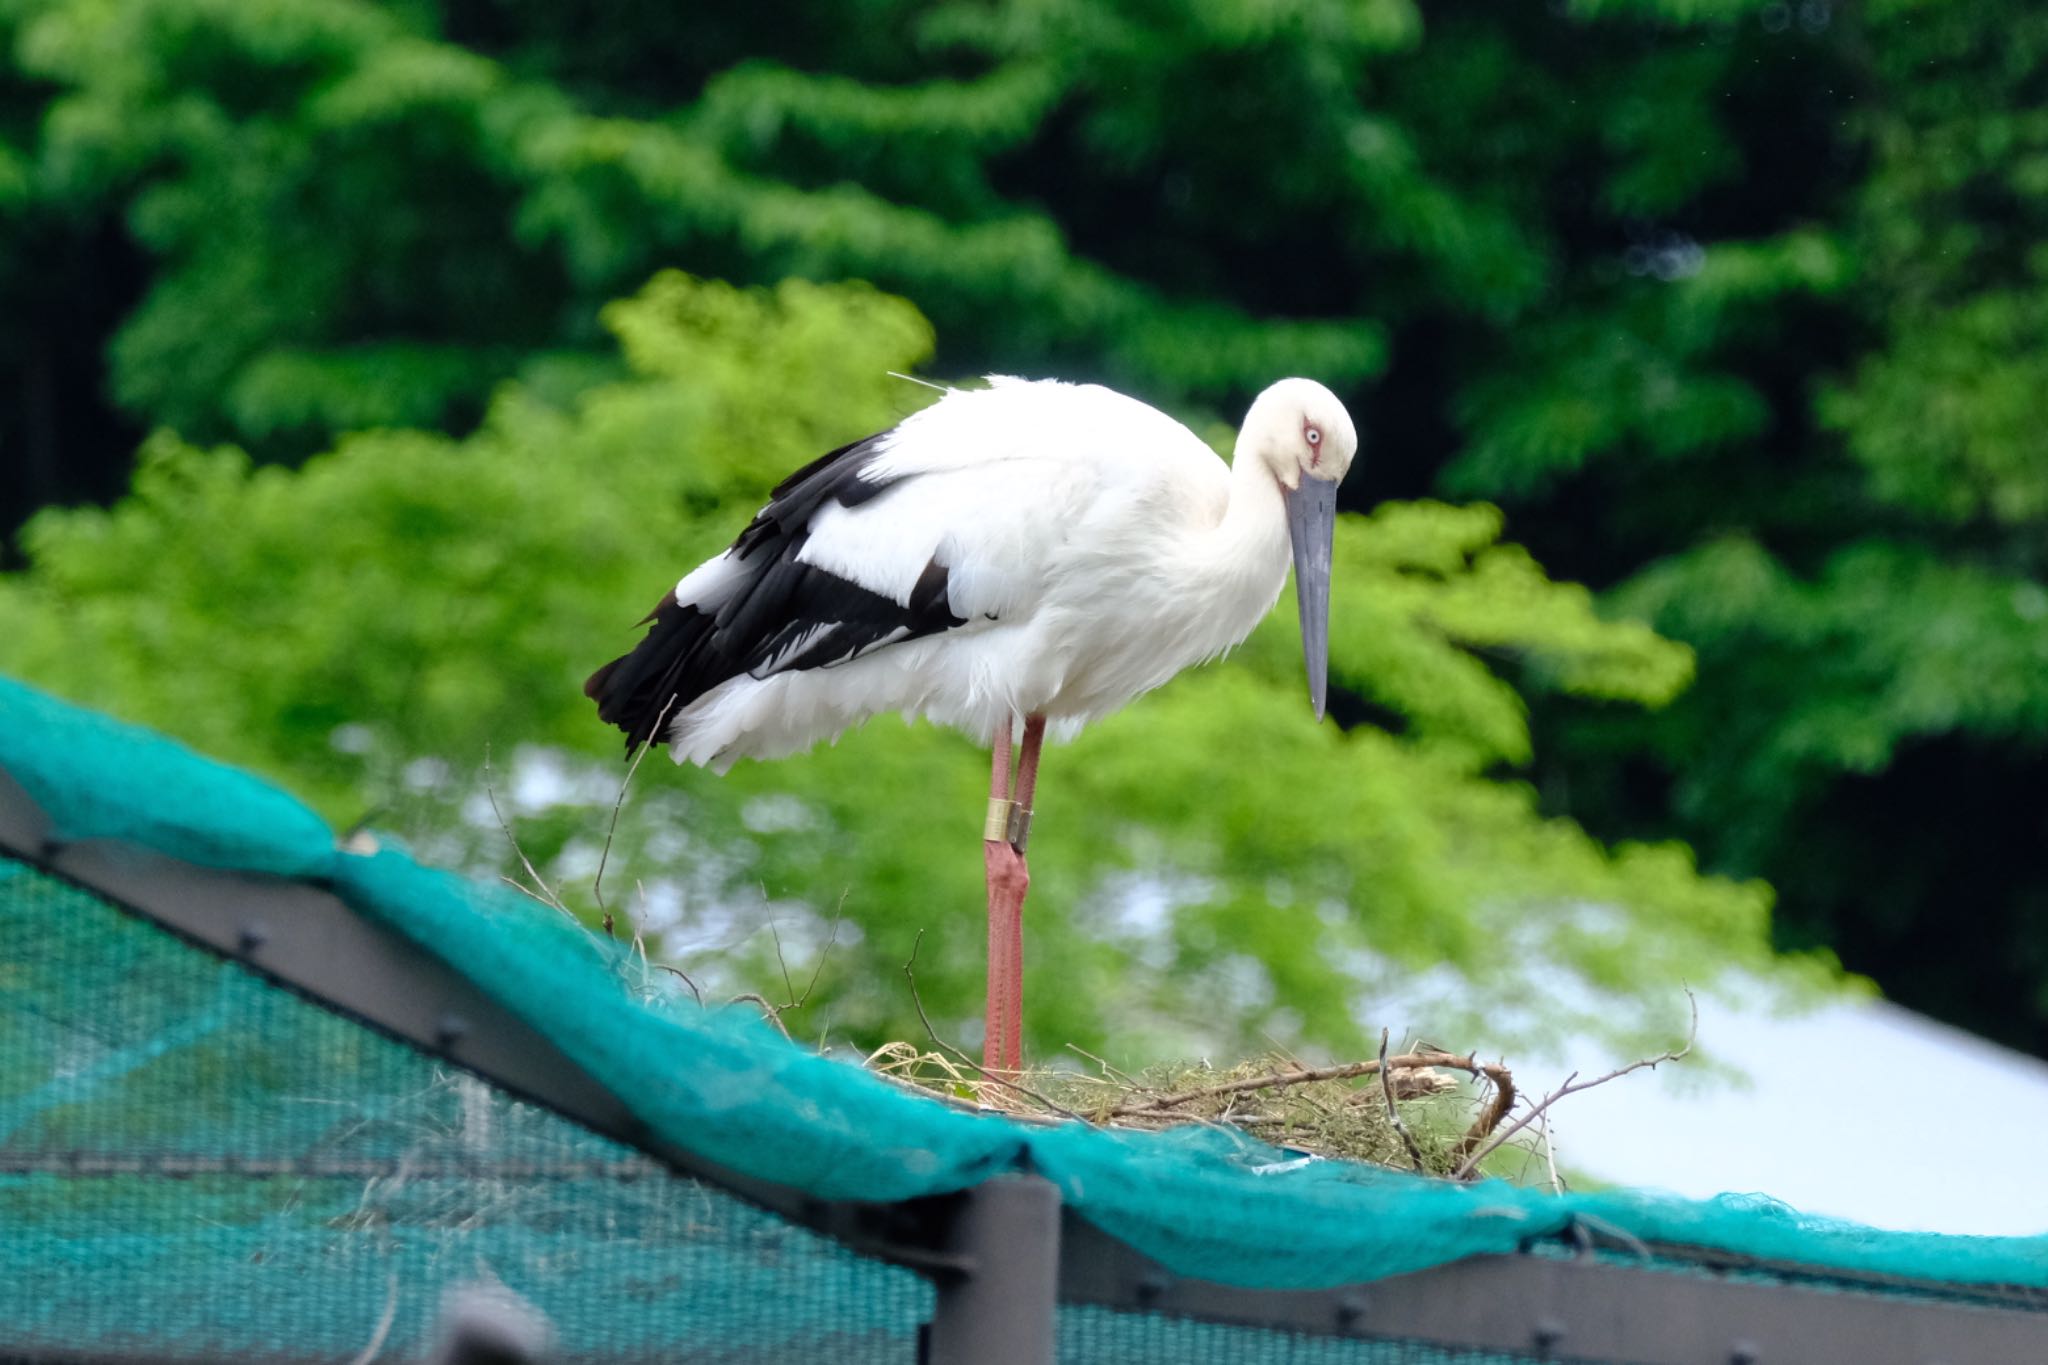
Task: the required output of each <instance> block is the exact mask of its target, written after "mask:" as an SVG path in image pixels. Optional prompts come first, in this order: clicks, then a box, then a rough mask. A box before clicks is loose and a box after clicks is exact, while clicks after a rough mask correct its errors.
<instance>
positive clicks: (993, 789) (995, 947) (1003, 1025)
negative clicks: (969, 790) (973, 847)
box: [981, 724, 1024, 1072]
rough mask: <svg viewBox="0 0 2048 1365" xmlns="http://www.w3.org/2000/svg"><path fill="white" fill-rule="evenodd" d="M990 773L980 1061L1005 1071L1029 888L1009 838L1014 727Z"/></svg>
mask: <svg viewBox="0 0 2048 1365" xmlns="http://www.w3.org/2000/svg"><path fill="white" fill-rule="evenodd" d="M992 757H993V763H992V764H991V771H990V774H989V784H988V795H989V809H990V825H989V827H988V828H986V829H984V830H983V831H982V834H983V839H982V863H983V866H984V868H985V869H986V870H987V874H988V1010H987V1013H986V1015H985V1016H984V1023H983V1034H982V1040H981V1064H982V1066H983V1067H984V1068H986V1069H987V1070H989V1071H995V1072H1000V1071H1002V1070H1004V1069H1005V1068H1006V1067H1007V1066H1008V1065H1009V1062H1008V1058H1009V1055H1010V1051H1011V1040H1010V1037H1009V1033H1008V1030H1009V1027H1010V1016H1011V1013H1012V1010H1011V1006H1010V999H1009V994H1008V993H1009V990H1010V985H1011V979H1012V973H1011V969H1010V953H1011V943H1012V936H1011V926H1010V921H1011V920H1012V919H1013V918H1015V917H1016V912H1015V910H1014V909H1013V907H1016V906H1020V905H1021V904H1022V902H1023V899H1024V890H1023V887H1022V886H1020V885H1015V883H1016V882H1017V880H1018V878H1019V876H1020V875H1021V873H1022V870H1023V859H1021V858H1019V857H1018V856H1017V854H1016V850H1014V849H1012V848H1011V847H1010V844H1009V839H1008V837H1007V822H1008V813H1009V802H1010V727H1009V726H1008V725H1007V724H1005V725H1004V726H1003V727H1002V729H1001V730H1000V731H999V732H998V733H997V735H996V738H995V745H994V754H993V755H992Z"/></svg>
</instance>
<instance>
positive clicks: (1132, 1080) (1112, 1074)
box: [1067, 1043, 1149, 1090]
mask: <svg viewBox="0 0 2048 1365" xmlns="http://www.w3.org/2000/svg"><path fill="white" fill-rule="evenodd" d="M1067 1051H1069V1052H1073V1053H1078V1054H1080V1055H1081V1056H1083V1057H1086V1058H1087V1059H1088V1060H1089V1061H1091V1062H1093V1063H1095V1065H1097V1066H1099V1067H1101V1068H1102V1074H1103V1075H1105V1076H1107V1077H1109V1078H1110V1079H1111V1080H1114V1081H1122V1082H1123V1083H1124V1084H1125V1085H1128V1086H1130V1087H1131V1088H1132V1089H1133V1090H1145V1089H1148V1088H1149V1087H1148V1086H1146V1085H1145V1084H1144V1083H1143V1082H1142V1081H1140V1080H1138V1079H1137V1078H1136V1077H1135V1076H1130V1075H1126V1074H1125V1073H1124V1072H1121V1071H1118V1070H1117V1069H1116V1068H1115V1067H1113V1066H1111V1065H1110V1064H1109V1063H1108V1062H1105V1061H1103V1060H1102V1058H1100V1057H1098V1056H1096V1055H1095V1054H1094V1053H1092V1052H1090V1051H1089V1050H1088V1049H1087V1048H1085V1047H1082V1046H1081V1045H1080V1044H1078V1043H1068V1044H1067Z"/></svg>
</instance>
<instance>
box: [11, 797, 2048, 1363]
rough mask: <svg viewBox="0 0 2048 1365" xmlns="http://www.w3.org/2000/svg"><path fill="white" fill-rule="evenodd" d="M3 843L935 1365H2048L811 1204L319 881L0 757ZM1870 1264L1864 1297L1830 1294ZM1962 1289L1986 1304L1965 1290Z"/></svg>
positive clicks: (980, 1200) (2021, 1295)
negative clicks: (529, 1127) (680, 1132)
mask: <svg viewBox="0 0 2048 1365" xmlns="http://www.w3.org/2000/svg"><path fill="white" fill-rule="evenodd" d="M0 854H4V855H5V856H8V857H11V858H14V859H16V860H18V861H21V862H23V863H26V864H29V865H30V866H33V867H36V868H38V869H40V870H42V871H44V872H46V873H48V874H50V875H52V876H55V877H58V878H60V879H62V880H64V881H66V882H69V883H71V884H73V885H76V886H78V887H81V888H82V889H84V890H86V891H89V892H92V893H93V894H95V895H98V896H100V897H101V898H103V899H105V900H107V901H109V902H111V903H112V904H113V905H115V906H116V907H118V908H120V909H122V910H124V911H126V912H128V913H130V914H132V915H135V916H137V917H139V918H142V919H145V920H148V921H150V922H152V923H154V924H157V925H159V926H160V927H163V928H165V929H168V930H170V931H171V932H173V933H175V934H177V935H179V936H180V937H183V938H185V939H187V940H188V941H190V942H192V943H194V944H197V945H198V946H199V947H201V948H202V949H205V950H207V951H210V952H213V953H215V954H218V955H220V956H223V957H227V958H231V959H233V960H235V961H238V962H240V963H242V964H243V965H244V966H246V967H247V968H249V969H250V970H252V971H254V972H257V973H258V974H260V975H262V976H264V977H266V978H268V979H270V980H272V981H274V982H276V983H277V984H279V985H281V986H284V987H286V988H288V989H290V990H293V991H294V992H296V993H297V994H299V995H301V996H303V997H305V998H307V999H308V1000H311V1001H313V1002H314V1003H316V1004H318V1005H320V1006H322V1007H324V1008H327V1009H330V1010H334V1011H336V1012H339V1013H341V1014H344V1015H347V1016H349V1017H351V1018H353V1019H355V1020H357V1021H358V1022H360V1023H362V1024H363V1025H365V1026H367V1027H370V1028H373V1029H375V1030H377V1031H379V1032H382V1033H384V1034H387V1035H389V1036H391V1037H394V1038H396V1039H398V1040H399V1041H401V1042H404V1043H407V1044H409V1045H411V1046H413V1047H414V1048H417V1049H419V1050H420V1051H422V1052H425V1053H427V1054H429V1055H432V1056H436V1057H440V1058H444V1059H446V1060H447V1061H449V1062H451V1063H452V1064H454V1065H457V1066H460V1067H462V1068H464V1069H465V1070H468V1071H471V1072H474V1073H475V1074H477V1075H478V1076H481V1077H482V1078H484V1079H485V1080H487V1081H489V1082H491V1083H492V1084H494V1085H496V1086H499V1087H501V1088H503V1089H505V1090H508V1091H511V1092H512V1093H514V1094H517V1095H519V1096H521V1097H523V1098H525V1099H528V1100H530V1101H532V1102H534V1103H536V1104H539V1105H542V1106H543V1107H545V1108H548V1109H551V1110H553V1111H554V1112H556V1113H558V1114H560V1115H562V1116H563V1117H565V1118H567V1119H569V1120H571V1121H572V1122H575V1123H578V1124H580V1125H582V1126H583V1127H586V1128H589V1129H591V1130H593V1131H595V1132H598V1133H601V1134H603V1135H604V1136H607V1137H610V1138H613V1139H615V1140H616V1141H618V1142H621V1143H623V1144H625V1145H627V1146H630V1147H633V1148H637V1149H638V1150H640V1151H643V1152H646V1153H647V1154H649V1155H650V1156H653V1157H655V1158H656V1159H657V1160H659V1161H660V1162H662V1163H663V1164H664V1165H666V1166H667V1167H669V1168H670V1169H672V1170H674V1171H676V1172H679V1173H681V1174H683V1175H685V1176H688V1177H691V1178H693V1179H698V1180H702V1181H704V1182H706V1183H708V1184H711V1185H715V1186H717V1187H719V1188H721V1189H723V1190H725V1191H727V1192H729V1193H731V1194H733V1195H735V1196H737V1197H738V1198H741V1199H744V1200H746V1201H748V1202H750V1203H752V1204H755V1205H757V1206H759V1207H761V1208H764V1209H767V1210H768V1211H770V1212H772V1213H775V1214H777V1215H779V1216H781V1217H783V1218H786V1219H788V1220H790V1221H791V1222H794V1223H797V1224H799V1225H800V1226H803V1227H806V1228H809V1229H811V1230H812V1231H814V1232H818V1233H820V1234H822V1235H824V1236H827V1237H830V1238H833V1239H834V1240H836V1241H838V1242H840V1243H842V1244H844V1245H846V1246H847V1247H849V1248H850V1249H852V1250H854V1251H856V1252H859V1253H861V1254H863V1255H867V1256H871V1257H876V1258H878V1259H882V1260H885V1261H888V1262H891V1263H893V1264H896V1265H899V1266H904V1267H907V1268H910V1269H912V1270H915V1271H917V1272H918V1273H920V1274H922V1275H924V1276H926V1277H927V1278H929V1279H931V1280H932V1281H933V1282H934V1284H935V1285H936V1287H937V1291H938V1302H937V1308H936V1311H935V1314H934V1319H933V1321H932V1322H931V1323H930V1324H928V1325H927V1326H926V1328H925V1330H924V1331H923V1332H922V1334H921V1342H920V1355H921V1358H922V1360H923V1361H924V1362H925V1365H964V1363H965V1362H977V1363H979V1362H987V1365H1050V1362H1051V1361H1052V1359H1053V1352H1054V1349H1055V1340H1054V1331H1055V1323H1056V1319H1057V1308H1058V1306H1059V1305H1061V1304H1072V1305H1089V1306H1095V1307H1101V1308H1107V1309H1112V1310H1117V1311H1124V1312H1139V1313H1160V1314H1170V1315H1176V1316H1184V1317H1190V1318H1196V1319H1200V1320H1204V1321H1210V1322H1218V1323H1226V1324H1236V1325H1241V1326H1247V1327H1258V1328H1265V1329H1268V1330H1279V1331H1288V1332H1297V1333H1309V1334H1318V1335H1333V1336H1345V1337H1355V1338H1360V1339H1388V1338H1397V1339H1412V1340H1418V1341H1427V1342H1431V1343H1436V1344H1441V1345H1447V1346H1458V1347H1466V1348H1479V1349H1490V1350H1496V1351H1506V1352H1517V1353H1523V1354H1531V1355H1535V1356H1537V1357H1539V1358H1546V1359H1547V1358H1550V1357H1551V1356H1553V1355H1560V1354H1561V1355H1564V1356H1568V1357H1569V1358H1571V1359H1573V1360H1577V1361H1586V1362H1623V1361H1627V1362H1637V1363H1638V1365H1747V1363H1755V1365H1763V1363H1764V1362H1777V1361H1800V1362H1805V1363H1806V1365H1835V1363H1836V1362H1839V1363H1840V1365H1933V1362H1941V1363H1942V1365H1978V1363H1980V1362H1981V1365H2006V1363H2007V1362H2020V1361H2030V1360H2048V1293H2044V1292H2041V1291H2031V1290H2012V1291H2005V1292H2001V1291H2000V1290H1998V1289H1996V1288H1989V1287H1987V1288H1985V1289H1984V1290H1982V1291H1981V1292H1977V1293H1972V1292H1971V1291H1968V1290H1965V1289H1959V1288H1958V1287H1956V1286H1946V1285H1940V1286H1919V1288H1920V1289H1921V1291H1922V1293H1923V1294H1933V1293H1939V1294H1941V1295H1943V1296H1944V1297H1945V1298H1946V1299H1948V1300H1951V1301H1937V1300H1935V1299H1933V1298H1931V1297H1914V1296H1913V1294H1912V1292H1911V1291H1912V1290H1914V1289H1915V1287H1916V1286H1915V1285H1914V1284H1913V1282H1910V1281H1897V1280H1888V1279H1885V1278H1884V1277H1857V1276H1854V1275H1848V1274H1845V1275H1841V1276H1835V1275H1832V1274H1830V1275H1828V1276H1826V1277H1825V1278H1826V1279H1827V1281H1828V1283H1829V1286H1830V1287H1829V1288H1828V1289H1826V1290H1818V1289H1814V1288H1804V1287H1800V1286H1799V1285H1798V1284H1797V1283H1796V1281H1795V1282H1793V1283H1786V1282H1782V1280H1781V1282H1778V1283H1758V1282H1755V1281H1754V1280H1753V1279H1733V1278H1729V1277H1728V1275H1726V1274H1723V1273H1720V1272H1722V1271H1736V1272H1741V1271H1755V1270H1758V1269H1762V1270H1765V1271H1767V1272H1769V1273H1774V1274H1778V1275H1780V1276H1781V1277H1788V1278H1789V1277H1796V1276H1797V1275H1798V1274H1799V1273H1800V1272H1799V1270H1798V1269H1796V1268H1787V1267H1776V1266H1768V1265H1761V1264H1759V1263H1756V1262H1752V1261H1748V1260H1747V1259H1746V1258H1741V1257H1717V1256H1715V1255H1712V1254H1707V1255H1702V1254H1699V1253H1697V1252H1694V1251H1689V1250H1687V1249H1683V1248H1658V1249H1657V1250H1658V1251H1659V1253H1660V1254H1668V1255H1669V1256H1670V1257H1671V1259H1673V1260H1676V1261H1678V1262H1681V1263H1683V1264H1684V1265H1685V1266H1686V1267H1687V1268H1686V1269H1684V1270H1681V1271H1673V1270H1666V1269H1653V1268H1638V1267H1635V1266H1627V1265H1616V1264H1613V1263H1611V1262H1609V1261H1605V1260H1596V1259H1594V1258H1592V1257H1590V1256H1582V1257H1579V1258H1576V1259H1565V1258H1561V1257H1557V1256H1536V1255H1516V1256H1483V1257H1474V1258H1471V1259H1469V1260H1466V1261H1461V1262H1457V1263H1454V1264H1451V1265H1446V1266H1439V1267H1436V1268H1434V1269H1431V1270H1426V1271H1421V1272H1418V1273H1416V1274H1412V1275H1403V1276H1398V1277H1394V1278H1391V1279H1386V1280H1382V1281H1378V1282H1375V1283H1372V1284H1367V1285H1355V1286H1349V1287H1344V1288H1337V1289H1329V1290H1316V1291H1305V1290H1256V1289H1243V1288H1235V1287H1232V1286H1228V1285H1222V1284H1215V1283H1210V1282H1207V1281H1200V1280H1191V1279H1185V1278H1178V1277H1175V1276H1174V1275H1172V1274H1171V1273H1170V1272H1168V1271H1167V1270H1166V1269H1165V1268H1164V1267H1163V1266H1161V1265H1159V1264H1158V1263H1157V1262H1154V1261H1152V1260H1150V1259H1149V1258H1147V1257H1145V1256H1144V1255H1142V1254H1141V1253H1139V1252H1138V1251H1136V1250H1135V1249H1133V1248H1131V1247H1130V1246H1128V1245H1126V1244H1124V1243H1122V1242H1119V1241H1117V1240H1116V1239H1115V1238H1114V1237H1112V1236H1110V1235H1109V1234H1108V1233H1105V1232H1103V1231H1102V1230H1100V1229H1098V1228H1096V1227H1095V1226H1094V1225H1093V1224H1091V1223H1089V1222H1088V1221H1087V1220H1086V1219H1084V1218H1082V1217H1081V1216H1079V1215H1078V1214H1076V1213H1075V1212H1074V1211H1073V1210H1071V1209H1065V1210H1063V1209H1062V1208H1061V1205H1060V1199H1059V1193H1058V1190H1057V1189H1056V1188H1055V1187H1054V1186H1053V1185H1052V1184H1051V1182H1049V1181H1047V1180H1045V1179H1043V1178H1041V1177H1037V1176H1032V1175H1013V1176H1004V1177H999V1178H997V1179H995V1180H991V1181H989V1182H987V1183H985V1184H983V1185H980V1186H978V1187H976V1188H974V1189H972V1190H966V1191H961V1192H959V1193H957V1194H952V1195H944V1196H935V1197H931V1198H925V1199H916V1200H909V1201H905V1202H902V1203H896V1204H876V1203H863V1202H859V1201H833V1200H820V1199H816V1198H814V1197H812V1196H810V1195H807V1194H805V1193H804V1192H803V1191H801V1190H796V1189H792V1188H789V1187H786V1186H781V1185H775V1184H772V1183H770V1182H766V1181H761V1180H756V1179H753V1178H751V1177H748V1176H745V1175H742V1174H740V1173H739V1172H736V1171H732V1170H730V1169H727V1168H725V1167H723V1166H720V1165H718V1164H717V1163H714V1162H709V1161H705V1160H704V1159H702V1158H701V1157H698V1156H696V1155H695V1154H693V1153H691V1152H689V1151H687V1150H685V1149H683V1148H680V1147H677V1146H675V1145H674V1144H672V1143H668V1142H666V1141H663V1140H661V1139H660V1138H658V1137H657V1136H656V1135H654V1134H652V1133H650V1132H649V1131H648V1130H647V1128H646V1126H645V1125H644V1124H642V1123H641V1122H640V1121H639V1119H638V1118H636V1117H635V1116H634V1115H633V1113H632V1112H631V1110H630V1109H629V1108H628V1106H627V1105H625V1104H624V1103H623V1102H622V1101H621V1100H620V1099H619V1098H618V1097H617V1096H616V1095H614V1094H612V1093H611V1092H610V1091H609V1090H607V1089H605V1088H604V1087H603V1086H602V1085H600V1084H599V1083H598V1082H597V1081H596V1080H595V1079H594V1078H592V1077H591V1076H590V1075H589V1073H587V1072H586V1071H584V1070H583V1069H582V1068H581V1067H580V1066H578V1065H577V1064H576V1063H575V1062H574V1061H572V1060H571V1059H570V1058H569V1057H568V1056H566V1055H565V1054H564V1053H562V1052H561V1050H560V1049H559V1048H557V1047H556V1046H555V1045H554V1044H553V1043H552V1042H550V1041H549V1040H548V1039H547V1038H546V1037H545V1036H544V1035H543V1034H541V1033H540V1032H539V1031H538V1030H537V1029H535V1028H533V1027H532V1026H531V1025H529V1024H528V1023H526V1021H524V1020H523V1019H521V1018H520V1017H519V1016H518V1015H516V1014H515V1013H513V1012H512V1011H510V1010H509V1009H507V1008H506V1007H505V1006H503V1005H501V1004H499V1003H498V1002H497V1001H495V1000H493V999H491V998H490V997H489V996H487V995H485V994H484V993H483V992H481V991H480V990H478V989H477V988H476V986H474V985H473V984H472V983H470V982H469V981H468V980H467V979H466V978H465V977H463V976H462V975H461V974H460V973H459V972H457V971H455V970H453V969H452V968H450V967H449V966H447V965H446V964H444V963H442V962H440V961H439V960H437V959H436V958H434V957H433V956H432V955H431V954H430V953H428V952H426V951H425V950H423V949H421V948H420V947H418V946H417V945H416V944H413V943H411V942H409V941H407V940H405V939H404V938H402V937H400V936H398V935H396V934H393V933H391V932H389V931H386V930H384V929H381V928H379V927H378V926H376V925H374V924H372V923H370V922H369V921H367V920H365V919H363V918H362V917H360V916H358V915H357V914H356V913H355V912H354V911H353V910H351V909H350V908H349V907H348V906H347V905H346V904H345V903H343V902H342V901H341V899H340V898H339V897H337V896H335V895H334V894H333V893H332V892H330V891H328V890H326V889H324V888H321V887H318V886H314V885H309V884H307V883H303V882H298V881H292V880H288V879H283V878H275V877H264V876H259V875H255V874H250V873H243V872H223V871H218V870H214V869H208V868H201V867H195V866H193V865H191V864H188V863H184V862H180V861H178V860H176V859H172V858H168V857H165V856H163V855H160V854H156V853H153V852H149V851H147V850H143V849H139V848H136V847H134V846H132V845H128V844H125V843H117V842H111V841H91V840H88V841H77V842H64V841H59V840H56V839H54V838H52V836H51V828H50V822H49V821H48V819H47V817H46V816H45V814H44V812H43V811H42V810H41V809H40V808H38V807H37V805H36V804H35V802H34V801H33V800H32V799H31V798H30V797H29V795H28V793H27V792H26V791H24V790H23V789H22V788H21V787H20V786H19V784H17V783H16V782H14V781H13V780H12V779H11V778H9V777H8V776H7V775H6V774H5V773H4V772H0ZM1806 1274H1808V1275H1809V1276H1811V1275H1813V1272H1812V1271H1811V1270H1810V1268H1809V1269H1808V1270H1807V1271H1806ZM1859 1278H1863V1279H1865V1280H1866V1282H1867V1283H1868V1284H1869V1286H1870V1289H1871V1291H1872V1292H1853V1291H1850V1290H1844V1289H1842V1288H1841V1287H1840V1286H1841V1285H1842V1284H1843V1283H1845V1282H1854V1281H1856V1280H1857V1279H1859ZM1959 1296H1968V1297H1969V1298H1971V1299H1974V1300H1975V1301H1974V1302H1961V1303H1959V1302H1954V1301H1952V1300H1955V1299H1956V1298H1958V1297H1959ZM2005 1305H2010V1306H2005ZM0 1359H4V1357H0Z"/></svg>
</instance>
